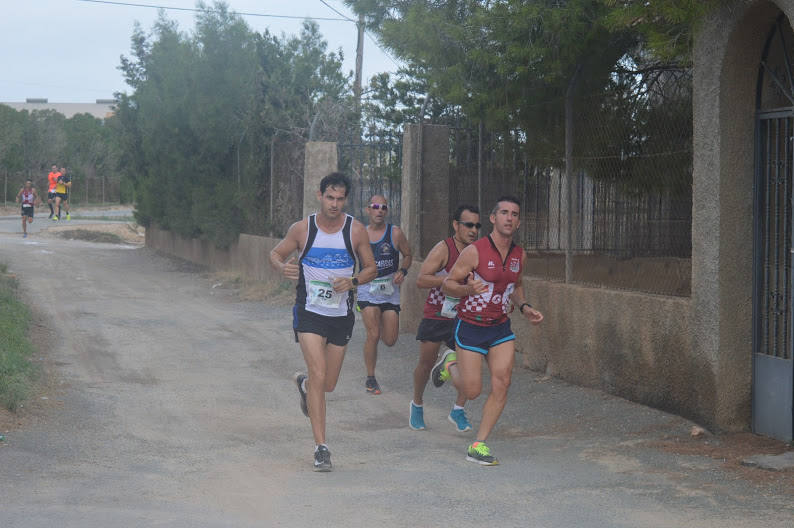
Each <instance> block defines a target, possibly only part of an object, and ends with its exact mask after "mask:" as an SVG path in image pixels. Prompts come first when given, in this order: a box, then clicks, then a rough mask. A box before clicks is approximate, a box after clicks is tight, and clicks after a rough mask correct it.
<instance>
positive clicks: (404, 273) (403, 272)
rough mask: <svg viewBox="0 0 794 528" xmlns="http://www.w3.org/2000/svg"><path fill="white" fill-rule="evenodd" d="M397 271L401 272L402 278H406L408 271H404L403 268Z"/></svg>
mask: <svg viewBox="0 0 794 528" xmlns="http://www.w3.org/2000/svg"><path fill="white" fill-rule="evenodd" d="M398 271H401V272H402V274H403V277H407V276H408V270H407V269H405V268H400V269H399V270H398Z"/></svg>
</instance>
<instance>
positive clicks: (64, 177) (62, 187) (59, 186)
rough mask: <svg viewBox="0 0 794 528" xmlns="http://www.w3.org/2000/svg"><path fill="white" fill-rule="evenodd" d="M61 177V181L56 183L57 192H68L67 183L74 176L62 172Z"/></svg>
mask: <svg viewBox="0 0 794 528" xmlns="http://www.w3.org/2000/svg"><path fill="white" fill-rule="evenodd" d="M59 174H60V173H59ZM59 179H60V181H57V182H56V183H55V192H57V193H58V194H66V184H67V183H69V182H70V181H72V177H71V176H69V175H68V174H61V175H60V176H59Z"/></svg>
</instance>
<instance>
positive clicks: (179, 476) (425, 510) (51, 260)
mask: <svg viewBox="0 0 794 528" xmlns="http://www.w3.org/2000/svg"><path fill="white" fill-rule="evenodd" d="M0 261H5V262H8V263H9V267H10V268H11V269H12V270H13V271H14V272H15V273H16V274H17V276H18V277H19V279H20V281H21V284H22V286H21V287H22V291H23V294H24V295H25V298H26V300H27V301H28V302H29V303H30V304H31V305H32V306H33V307H34V309H35V311H36V313H37V321H38V324H40V325H41V329H40V330H38V331H39V332H40V335H39V337H37V338H36V339H37V342H38V343H40V344H41V345H42V346H41V348H42V352H41V356H40V357H41V361H43V362H45V363H46V364H47V366H48V370H49V371H50V376H49V377H48V380H50V381H49V382H48V383H47V384H45V385H44V386H43V387H42V391H41V393H40V395H39V396H37V398H38V399H37V400H36V401H35V402H31V404H30V407H29V409H28V410H26V411H24V412H23V413H22V415H21V418H19V421H20V422H21V423H19V424H13V423H12V424H10V425H13V427H14V428H10V427H9V433H8V434H7V440H6V441H5V442H3V443H2V444H0V478H2V481H3V485H2V487H0V504H2V507H1V508H0V525H2V526H9V527H26V528H27V527H38V526H42V527H44V526H46V527H50V526H69V527H71V526H74V527H78V526H79V527H95V526H96V527H99V526H102V527H106V526H152V525H164V526H191V527H193V526H213V527H214V526H229V527H231V526H233V527H245V526H285V527H303V526H318V527H320V526H329V527H333V526H340V527H342V526H344V527H348V526H362V525H369V526H383V527H398V526H449V525H453V526H456V527H481V526H487V525H491V524H494V523H495V521H496V522H498V524H499V525H500V526H504V527H511V526H522V527H525V526H538V527H566V528H567V527H571V526H576V527H605V528H606V527H609V528H614V527H627V528H628V527H631V528H638V527H668V526H669V527H681V526H697V527H719V528H727V527H742V528H746V527H756V526H758V527H761V526H763V527H765V528H769V527H786V528H789V527H790V526H791V519H792V518H794V509H793V507H792V505H793V504H794V485H793V483H794V480H792V479H793V478H794V476H793V475H792V474H791V473H785V472H784V473H775V474H773V473H769V472H762V470H759V469H756V468H744V467H739V466H738V465H732V464H731V463H729V462H730V461H731V460H733V457H734V455H735V454H736V453H737V452H738V451H739V450H738V448H737V449H734V450H733V451H731V450H730V447H731V443H730V442H731V441H730V440H729V437H714V436H711V435H708V434H707V435H704V436H703V437H701V438H697V439H695V438H691V437H690V436H689V431H690V429H691V427H692V425H693V424H691V423H690V422H688V421H686V420H683V419H681V418H679V417H676V416H672V415H669V414H666V413H663V412H660V411H656V410H653V409H649V408H647V407H644V406H641V405H637V404H634V403H631V402H627V401H625V400H622V399H620V398H615V397H612V396H609V395H606V394H603V393H601V392H599V391H595V390H590V389H585V388H580V387H575V386H571V385H568V384H565V383H562V382H559V381H556V380H552V379H547V378H543V377H540V376H539V375H538V374H536V373H533V372H531V371H528V370H524V369H517V370H516V373H515V377H514V381H513V386H512V388H511V397H510V400H509V402H508V407H507V409H506V411H505V413H504V415H503V417H502V419H501V421H500V424H499V425H498V427H497V429H496V431H495V433H494V435H493V439H492V442H489V444H491V446H492V448H493V449H494V452H495V454H497V455H498V456H499V457H500V459H501V460H502V462H503V464H502V466H499V467H495V468H482V467H478V466H475V465H473V464H470V463H467V462H466V461H465V456H464V451H465V446H466V445H467V444H468V443H469V442H470V441H471V437H470V436H465V435H464V436H461V435H457V434H455V433H454V432H453V431H452V426H451V425H450V424H449V423H448V422H447V421H446V414H447V413H448V412H449V406H450V405H451V403H452V399H453V393H452V391H451V390H450V389H449V388H446V387H445V388H442V389H440V390H436V389H433V388H432V387H428V389H427V398H426V410H425V415H426V422H427V424H428V430H427V431H423V432H413V431H411V430H409V429H408V427H407V411H408V403H409V401H410V394H411V391H410V384H411V379H410V378H411V372H412V370H413V367H414V365H415V363H414V362H415V359H416V342H415V340H414V337H413V336H412V335H409V334H403V335H401V336H400V339H399V341H398V342H397V344H396V346H395V347H393V348H391V349H389V348H385V347H382V348H381V351H380V360H379V363H378V371H379V374H378V378H379V381H380V382H381V385H382V386H383V388H384V393H383V394H382V395H380V396H369V395H367V394H366V393H365V391H364V389H363V382H364V367H363V360H362V358H361V348H362V344H363V326H362V325H361V324H360V323H359V324H357V325H356V329H355V332H354V338H353V341H352V342H351V345H350V348H349V351H348V357H347V359H346V361H345V366H344V368H343V372H342V376H341V379H340V382H339V387H338V389H337V391H336V392H334V393H333V394H331V395H330V398H329V426H328V430H329V445H330V448H331V451H332V453H333V460H334V465H335V471H334V472H333V473H330V474H316V473H313V472H312V471H311V467H310V459H311V452H312V448H313V446H312V440H311V433H310V430H309V424H308V421H307V420H306V419H305V418H304V417H303V416H302V414H301V413H300V410H299V408H298V402H297V396H296V392H295V390H294V387H293V385H292V383H291V381H290V376H291V374H292V373H293V372H294V371H295V370H298V369H300V368H302V366H303V361H302V360H301V356H300V352H299V350H298V348H297V345H295V343H294V342H293V339H292V335H291V333H292V331H291V321H290V314H289V308H288V307H286V306H284V305H283V303H282V302H279V303H276V304H266V303H262V302H249V301H242V300H240V298H239V296H238V295H237V292H235V291H234V290H231V289H228V288H226V287H214V288H213V286H214V285H216V284H218V282H216V281H215V280H214V278H213V277H212V276H208V275H207V274H205V273H203V272H202V270H197V269H196V268H195V267H193V266H190V265H187V264H185V263H183V262H180V261H176V260H172V259H169V258H165V257H163V256H160V255H157V254H155V253H154V252H152V251H150V250H148V249H146V248H140V247H134V246H132V245H131V244H121V245H114V244H95V243H89V242H84V241H79V240H63V239H59V238H49V237H44V236H37V237H35V238H28V239H24V240H23V239H21V238H20V237H18V236H16V235H10V234H3V233H0ZM42 396H43V397H46V398H47V400H41V399H40V398H41V397H42ZM42 402H45V403H42ZM481 405H482V401H478V402H475V403H474V404H470V409H469V413H470V416H471V418H472V421H473V422H475V424H476V422H477V421H478V419H479V416H480V408H481ZM14 418H15V419H16V417H14ZM7 425H9V424H8V423H7ZM753 438H755V437H751V438H750V440H746V441H753V440H752V439H753ZM753 449H754V450H758V449H771V450H774V449H780V446H779V445H773V446H771V447H768V446H767V447H765V446H764V445H758V446H753Z"/></svg>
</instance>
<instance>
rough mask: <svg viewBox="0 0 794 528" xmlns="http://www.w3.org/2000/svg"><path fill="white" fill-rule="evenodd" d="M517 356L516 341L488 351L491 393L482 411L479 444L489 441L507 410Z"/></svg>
mask: <svg viewBox="0 0 794 528" xmlns="http://www.w3.org/2000/svg"><path fill="white" fill-rule="evenodd" d="M515 355H516V354H515V341H507V342H505V343H500V344H498V345H496V346H495V347H492V348H491V349H490V350H489V351H488V355H487V356H486V361H487V362H488V370H490V371H491V393H490V394H489V395H488V399H487V400H486V401H485V406H484V407H483V410H482V420H481V421H480V429H479V431H477V441H479V442H485V440H487V439H488V435H489V434H491V430H492V429H493V427H494V425H496V421H497V420H499V416H501V414H502V410H503V409H504V408H505V403H507V389H508V388H509V387H510V380H511V377H512V375H513V363H514V362H515Z"/></svg>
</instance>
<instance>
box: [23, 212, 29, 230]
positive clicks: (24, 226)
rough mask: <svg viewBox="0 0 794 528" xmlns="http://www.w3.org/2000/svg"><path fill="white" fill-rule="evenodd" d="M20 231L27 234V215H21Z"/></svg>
mask: <svg viewBox="0 0 794 528" xmlns="http://www.w3.org/2000/svg"><path fill="white" fill-rule="evenodd" d="M22 233H24V234H26V235H27V234H28V215H26V214H23V215H22Z"/></svg>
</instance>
